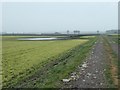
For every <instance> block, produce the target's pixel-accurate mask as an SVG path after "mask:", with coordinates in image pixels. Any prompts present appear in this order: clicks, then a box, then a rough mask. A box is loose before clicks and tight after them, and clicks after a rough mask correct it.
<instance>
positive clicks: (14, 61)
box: [2, 36, 90, 86]
mask: <svg viewBox="0 0 120 90" xmlns="http://www.w3.org/2000/svg"><path fill="white" fill-rule="evenodd" d="M16 38H19V36H10V37H9V36H3V38H2V69H3V72H2V73H3V76H2V77H3V86H8V85H11V84H13V85H14V84H16V83H18V82H19V81H21V80H22V79H25V78H27V77H28V76H31V75H33V74H34V72H36V71H37V69H40V68H42V67H43V66H44V65H45V64H47V63H49V62H51V61H55V60H56V59H57V58H59V56H60V55H61V54H63V53H68V52H69V51H70V50H72V49H74V48H75V47H77V46H79V45H83V44H85V43H87V42H89V41H90V40H89V39H73V40H55V41H18V40H16ZM71 65H72V64H71ZM59 67H61V66H59Z"/></svg>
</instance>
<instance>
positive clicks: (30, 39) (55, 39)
mask: <svg viewBox="0 0 120 90" xmlns="http://www.w3.org/2000/svg"><path fill="white" fill-rule="evenodd" d="M58 39H62V38H19V39H17V40H58Z"/></svg>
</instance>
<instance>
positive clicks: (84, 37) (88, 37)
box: [80, 36, 96, 39]
mask: <svg viewBox="0 0 120 90" xmlns="http://www.w3.org/2000/svg"><path fill="white" fill-rule="evenodd" d="M95 37H96V36H80V38H81V39H90V38H95Z"/></svg>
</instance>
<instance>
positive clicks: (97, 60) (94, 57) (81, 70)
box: [64, 35, 118, 89]
mask: <svg viewBox="0 0 120 90" xmlns="http://www.w3.org/2000/svg"><path fill="white" fill-rule="evenodd" d="M103 37H105V36H102V35H101V36H99V39H98V41H97V42H96V43H95V45H94V46H93V48H92V50H91V52H90V55H89V56H88V57H87V58H86V60H85V61H84V62H83V64H82V65H80V66H78V69H77V70H76V71H75V72H73V73H72V75H71V76H70V77H73V76H74V77H77V79H75V80H73V81H70V82H69V83H64V88H66V87H67V88H75V89H77V88H111V87H112V86H110V84H109V82H108V80H107V78H106V76H105V72H106V65H109V62H108V61H109V60H108V58H107V54H106V53H108V52H106V50H105V47H104V44H105V43H106V42H105V41H104V38H103ZM106 39H107V40H108V42H109V43H110V42H113V41H112V39H111V38H108V37H107V36H106ZM110 45H111V47H112V49H113V51H114V52H115V53H117V54H118V46H117V44H116V43H110Z"/></svg>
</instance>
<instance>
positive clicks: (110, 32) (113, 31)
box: [106, 30, 120, 34]
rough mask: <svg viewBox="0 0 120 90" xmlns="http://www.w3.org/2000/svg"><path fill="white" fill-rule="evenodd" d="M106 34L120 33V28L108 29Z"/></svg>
mask: <svg viewBox="0 0 120 90" xmlns="http://www.w3.org/2000/svg"><path fill="white" fill-rule="evenodd" d="M106 34H120V30H107V31H106Z"/></svg>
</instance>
